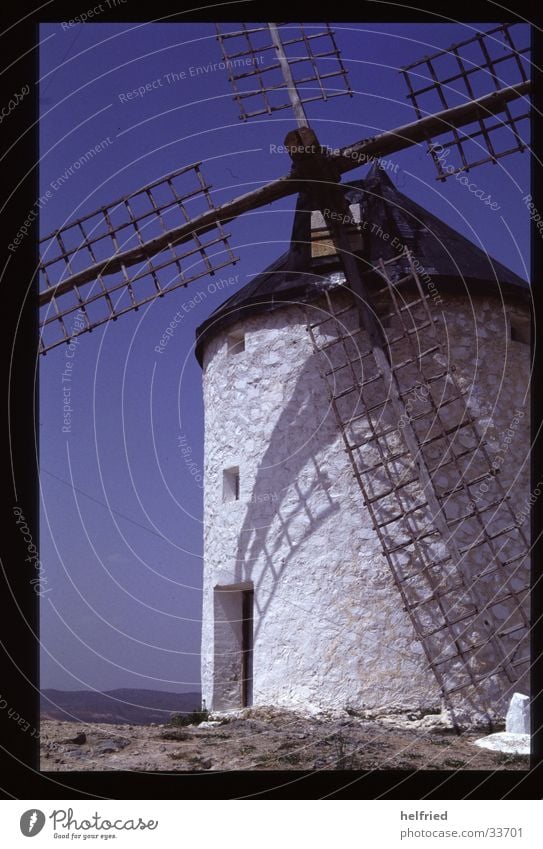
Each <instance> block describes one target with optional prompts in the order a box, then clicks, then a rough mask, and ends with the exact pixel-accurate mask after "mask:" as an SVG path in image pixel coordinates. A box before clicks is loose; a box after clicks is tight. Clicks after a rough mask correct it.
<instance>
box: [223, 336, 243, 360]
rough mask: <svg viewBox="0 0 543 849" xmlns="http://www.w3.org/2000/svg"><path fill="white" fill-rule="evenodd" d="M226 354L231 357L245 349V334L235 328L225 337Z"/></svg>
mask: <svg viewBox="0 0 543 849" xmlns="http://www.w3.org/2000/svg"><path fill="white" fill-rule="evenodd" d="M227 343H228V356H229V357H232V356H234V355H235V354H241V352H242V351H244V350H245V334H244V333H241V331H239V330H237V331H236V332H234V333H229V334H228V337H227Z"/></svg>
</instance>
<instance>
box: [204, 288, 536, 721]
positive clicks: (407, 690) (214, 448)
mask: <svg viewBox="0 0 543 849" xmlns="http://www.w3.org/2000/svg"><path fill="white" fill-rule="evenodd" d="M436 309H437V307H436ZM439 310H440V311H441V310H443V312H444V315H445V319H446V328H447V338H448V340H449V343H450V346H451V350H452V351H454V353H453V360H454V362H455V363H456V365H457V369H458V370H457V374H458V376H459V378H460V380H461V381H462V382H464V384H465V385H471V386H472V394H471V399H470V406H471V409H472V410H473V411H474V412H475V413H476V415H477V416H478V418H479V421H480V423H481V425H482V427H483V428H486V431H487V432H486V438H487V440H488V445H489V450H490V451H491V452H492V451H498V450H499V448H500V445H501V444H502V438H503V434H504V432H505V431H506V430H507V429H508V428H509V427H510V423H511V421H512V420H513V418H514V417H515V412H516V411H518V410H521V411H522V412H523V413H524V416H523V417H520V420H519V424H518V425H516V426H515V429H514V431H515V433H514V437H513V438H512V439H511V441H510V443H509V444H508V448H507V451H506V460H505V462H504V464H503V467H502V472H501V474H502V480H503V482H504V483H505V484H506V486H507V487H511V488H512V489H511V491H512V493H513V497H514V500H515V501H516V503H520V502H521V501H526V500H527V498H528V496H529V484H528V462H527V452H528V446H529V437H528V419H529V413H528V405H527V395H526V393H527V385H528V372H529V349H528V347H527V346H526V345H523V344H521V343H519V342H511V341H510V339H509V328H508V315H509V313H512V314H513V315H514V316H517V315H518V316H523V315H524V313H523V311H522V310H519V308H510V307H508V306H506V307H505V308H504V306H503V305H502V304H501V303H500V302H499V300H498V299H493V298H480V297H479V298H477V297H475V298H472V299H471V300H468V299H467V298H466V297H460V296H459V297H453V296H447V297H446V298H444V303H443V304H442V305H441V306H440V307H439ZM234 330H243V331H244V332H245V350H244V351H243V352H241V353H237V354H232V355H228V353H227V347H228V346H227V336H228V333H231V332H232V331H234ZM203 385H204V406H205V502H204V503H205V508H204V523H205V526H204V535H205V540H204V564H205V565H204V601H203V634H202V686H203V697H204V698H205V699H206V703H207V705H208V707H209V706H215V707H218V706H219V705H218V704H215V701H216V698H215V696H214V686H215V683H214V682H215V679H220V678H221V676H224V674H225V669H227V667H228V661H229V660H231V656H229V655H228V652H227V650H226V649H225V647H224V646H221V645H220V644H218V641H217V645H215V633H216V630H217V633H219V632H220V630H221V628H222V627H223V626H222V625H218V626H217V627H216V626H215V623H214V588H215V587H217V586H219V587H223V586H227V585H234V586H250V585H252V586H254V594H255V595H254V597H255V609H254V617H255V618H254V670H253V674H254V682H253V703H254V704H262V705H263V704H274V705H284V706H290V707H296V706H298V707H304V708H308V707H313V708H344V707H347V706H353V707H357V708H391V709H394V708H429V709H432V708H436V707H439V704H440V698H439V692H438V688H437V686H436V684H435V681H434V679H433V676H432V674H431V673H429V672H428V671H427V667H426V663H425V658H424V654H423V651H422V647H421V646H420V644H419V642H418V640H417V639H416V637H415V634H414V632H413V629H412V626H411V623H410V621H409V619H408V617H407V614H406V613H405V612H404V611H403V609H402V604H401V601H400V597H399V594H398V591H397V589H396V587H395V585H394V584H393V581H392V579H391V576H390V574H389V572H388V567H387V564H386V561H385V559H384V557H383V556H382V554H381V550H380V546H379V543H378V541H377V539H376V536H375V533H374V531H373V529H372V527H371V524H370V521H369V517H368V515H367V512H366V511H365V509H364V507H363V504H362V498H361V494H360V491H359V489H358V487H357V484H356V481H355V479H354V477H353V473H352V468H351V466H350V463H349V460H348V457H347V455H346V453H345V450H344V447H343V443H342V440H341V437H340V434H339V432H338V430H337V425H336V422H335V419H334V417H333V414H332V411H331V410H330V409H329V407H328V403H327V398H326V392H325V390H324V387H323V383H322V379H321V377H320V375H319V372H318V367H317V363H316V362H315V357H314V355H313V352H312V349H311V345H310V341H309V338H308V334H307V332H306V330H305V321H304V315H303V310H302V308H301V307H298V306H295V305H293V306H287V307H284V308H281V309H279V310H277V311H275V312H274V313H271V314H263V315H261V316H257V317H250V318H248V319H247V320H246V321H245V322H243V325H241V324H238V325H236V326H235V327H234V328H229V329H228V330H227V331H221V332H220V333H218V334H217V335H216V336H215V337H213V338H212V339H211V340H210V341H209V342H208V343H207V346H206V350H205V355H204V380H203ZM517 418H518V417H517ZM236 466H238V467H239V469H240V499H239V500H238V501H230V502H227V503H223V480H222V476H223V470H224V469H227V468H232V467H236ZM218 689H219V688H217V691H218ZM220 706H221V707H227V706H228V705H225V704H222V705H220ZM230 706H231V707H236V705H235V704H234V703H232V704H231V705H230Z"/></svg>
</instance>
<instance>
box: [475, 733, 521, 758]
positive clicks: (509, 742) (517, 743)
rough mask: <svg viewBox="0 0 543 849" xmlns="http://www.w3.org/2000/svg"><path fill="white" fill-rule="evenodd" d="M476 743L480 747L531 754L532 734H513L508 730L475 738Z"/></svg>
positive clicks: (516, 753) (518, 753)
mask: <svg viewBox="0 0 543 849" xmlns="http://www.w3.org/2000/svg"><path fill="white" fill-rule="evenodd" d="M475 745H476V746H479V748H480V749H490V750H491V751H493V752H505V753H507V754H510V755H529V754H530V735H529V734H511V733H510V732H508V731H500V732H499V733H498V734H489V735H488V737H481V739H480V740H475Z"/></svg>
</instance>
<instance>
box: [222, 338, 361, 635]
mask: <svg viewBox="0 0 543 849" xmlns="http://www.w3.org/2000/svg"><path fill="white" fill-rule="evenodd" d="M337 436H338V428H337V423H336V420H335V417H334V414H333V411H332V409H331V407H330V406H329V403H328V398H327V395H326V389H325V385H324V383H323V381H322V378H321V376H320V374H319V370H318V366H317V355H315V354H311V355H310V356H309V357H308V358H307V360H306V362H305V363H304V365H303V368H302V369H301V371H300V372H299V375H298V379H297V381H296V384H295V386H294V388H293V390H292V393H291V397H290V400H289V402H288V404H287V405H286V407H285V409H284V410H283V412H282V413H281V415H280V417H279V419H278V420H277V422H276V424H275V427H274V429H273V432H272V434H271V437H270V439H269V442H268V447H267V449H266V452H265V454H264V456H263V457H262V461H261V463H260V465H259V468H258V471H257V474H256V478H255V482H254V486H253V490H252V494H251V499H250V501H249V505H248V508H247V512H246V514H245V519H244V522H243V525H242V527H241V530H240V533H239V537H238V540H239V541H238V548H237V552H236V578H235V580H236V582H240V581H253V585H254V588H255V608H256V611H257V612H258V615H257V616H256V618H255V632H254V633H255V637H256V635H257V633H258V629H259V622H260V620H261V618H262V617H263V615H264V614H265V612H266V610H267V609H268V607H269V605H270V603H271V601H272V599H273V596H274V595H275V590H274V589H273V588H272V589H271V590H270V592H269V593H268V595H267V600H266V602H265V603H264V604H263V603H262V599H261V598H259V594H258V587H259V586H260V585H261V584H262V582H263V581H264V580H265V581H266V583H269V584H270V585H271V586H272V587H274V586H275V585H276V583H277V582H278V581H279V580H280V579H281V577H282V575H283V574H284V572H285V570H286V569H287V568H288V566H289V564H290V562H291V559H292V557H293V555H294V554H295V553H296V551H297V550H298V549H299V547H300V546H301V545H302V544H303V543H304V542H305V541H306V540H307V539H308V538H309V537H310V536H311V535H312V534H313V533H314V532H315V530H316V529H317V528H318V527H319V525H321V524H322V523H323V522H324V521H326V520H327V519H328V518H329V517H330V516H331V515H333V514H334V513H338V512H339V510H340V504H339V503H338V502H336V501H335V500H334V499H333V498H332V496H331V495H330V493H329V491H328V490H329V488H330V487H331V486H332V484H333V483H334V481H331V480H330V478H329V476H328V474H327V473H326V472H324V471H323V470H322V469H321V468H320V467H319V464H318V462H317V460H316V450H315V448H316V446H318V448H319V451H320V452H322V449H323V448H325V447H326V446H328V445H330V444H331V443H332V442H333V441H334V440H335V439H336V438H337ZM321 457H322V453H321ZM345 463H346V465H347V464H348V459H347V455H345ZM306 467H308V468H307V471H306V474H305V475H303V474H302V472H303V470H304V468H306ZM304 478H307V485H305V484H304ZM263 492H271V493H272V495H273V497H272V498H270V499H267V500H261V499H260V498H259V497H258V496H259V493H263ZM301 524H303V525H304V526H305V527H304V529H303V530H302V532H300V525H301ZM278 525H279V528H278ZM262 555H263V556H264V562H263V563H262V560H261V558H262ZM257 562H260V563H261V568H260V570H259V571H260V575H259V576H258V579H257V580H256V581H255V580H254V579H253V576H252V572H253V568H254V564H256V563H257Z"/></svg>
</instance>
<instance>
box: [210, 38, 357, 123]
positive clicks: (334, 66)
mask: <svg viewBox="0 0 543 849" xmlns="http://www.w3.org/2000/svg"><path fill="white" fill-rule="evenodd" d="M215 28H216V30H217V40H218V42H219V44H220V46H221V50H222V54H223V59H224V64H225V67H226V71H227V74H228V80H229V82H230V85H231V86H232V90H233V92H234V95H233V99H234V100H235V101H236V103H237V104H238V107H239V111H240V115H239V117H240V118H241V119H242V120H244V121H246V120H247V119H249V118H254V117H256V116H258V115H271V114H272V113H273V112H277V111H279V110H281V109H289V108H290V107H291V106H292V98H291V97H290V96H289V87H291V88H292V87H294V89H295V90H296V94H297V99H298V100H299V102H300V103H301V104H305V103H313V102H314V101H317V100H331V99H332V98H334V97H341V96H342V95H346V94H348V95H351V96H352V90H351V87H350V85H349V80H348V76H347V71H346V70H345V66H344V64H343V60H342V58H341V53H340V51H339V50H338V47H337V44H336V39H335V34H334V31H333V30H332V29H331V28H330V25H329V24H298V23H279V24H249V23H243V24H241V25H232V26H229V25H227V24H220V25H219V24H215Z"/></svg>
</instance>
